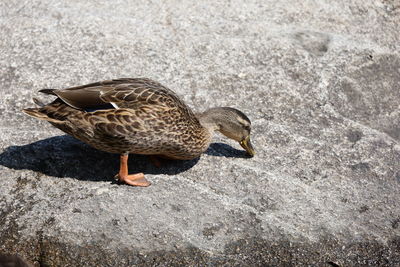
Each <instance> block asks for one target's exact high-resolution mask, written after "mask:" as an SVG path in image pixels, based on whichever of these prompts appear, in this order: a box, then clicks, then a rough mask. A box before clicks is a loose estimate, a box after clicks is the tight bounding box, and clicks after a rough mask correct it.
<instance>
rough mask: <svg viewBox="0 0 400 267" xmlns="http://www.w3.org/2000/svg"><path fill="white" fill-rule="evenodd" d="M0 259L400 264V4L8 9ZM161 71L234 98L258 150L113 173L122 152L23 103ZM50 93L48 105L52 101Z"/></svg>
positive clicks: (176, 85) (218, 141)
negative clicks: (130, 179) (124, 178)
mask: <svg viewBox="0 0 400 267" xmlns="http://www.w3.org/2000/svg"><path fill="white" fill-rule="evenodd" d="M0 13H1V16H0V34H1V36H2V38H0V52H1V53H0V54H1V57H0V96H1V97H0V101H1V102H0V104H1V105H0V112H1V121H0V252H3V253H11V254H13V253H16V254H19V255H20V256H22V257H23V258H25V259H26V260H28V262H30V263H31V264H34V265H35V266H39V265H43V266H117V265H118V266H129V265H138V266H151V265H160V266H170V265H186V266H191V265H212V266H214V265H224V264H225V265H227V266H263V265H265V264H269V265H285V264H286V265H287V264H289V265H297V266H298V265H318V266H350V265H362V264H368V265H387V266H396V265H400V53H399V51H400V40H399V26H400V4H399V2H398V1H391V0H385V1H383V0H377V1H362V0H351V1H345V0H341V1H304V0H296V1H289V2H288V1H272V0H268V1H261V0H252V1H245V2H243V1H197V2H193V1H187V2H185V1H168V3H165V2H164V1H148V2H146V3H145V4H143V3H141V2H140V1H137V2H136V3H135V2H133V1H127V0H117V1H96V2H91V1H81V0H71V1H58V2H57V1H49V0H40V1H28V2H25V1H2V2H1V3H0ZM118 77H149V78H152V79H155V80H157V81H160V82H161V83H163V84H165V85H166V86H168V87H170V88H171V89H173V90H174V91H176V92H177V93H178V94H179V95H181V96H182V98H183V99H184V100H185V101H186V102H187V103H188V104H189V105H190V106H192V107H193V108H194V109H196V110H199V111H201V110H204V109H206V108H209V107H213V106H232V107H236V108H238V109H241V110H242V111H243V112H245V113H246V114H247V115H248V116H249V117H250V118H251V120H252V123H253V134H252V136H253V145H254V147H255V148H256V150H257V155H256V157H254V158H252V159H248V158H246V157H244V154H243V152H242V150H241V148H240V147H239V146H238V145H237V144H236V143H234V142H231V141H228V140H226V139H224V138H222V137H220V136H216V138H215V143H214V144H213V145H212V146H211V147H210V149H209V150H208V151H207V152H206V153H205V154H204V155H203V156H202V157H201V158H200V159H199V160H194V161H187V162H171V163H169V164H167V165H165V166H164V167H162V168H160V169H156V168H154V167H153V166H152V165H151V164H150V163H149V162H148V160H147V159H146V157H144V156H132V157H131V158H130V171H131V172H135V171H143V172H144V173H145V174H146V175H147V178H148V179H149V180H151V181H152V182H153V185H152V186H151V187H149V188H133V187H129V186H124V185H118V184H116V183H114V182H113V179H112V177H113V175H114V174H115V173H116V171H117V168H118V156H116V155H111V154H107V153H103V152H99V151H96V150H94V149H92V148H91V147H89V146H87V145H85V144H83V143H81V142H79V141H76V140H75V139H73V138H71V137H68V136H64V135H62V133H61V132H60V131H58V130H57V129H55V128H52V127H51V125H49V124H47V123H45V122H40V121H37V120H35V119H33V118H30V117H27V116H25V115H24V114H22V113H21V112H20V110H21V109H22V108H25V107H30V106H33V103H32V101H31V98H32V97H33V96H38V94H37V91H38V90H39V89H41V88H59V87H67V86H72V85H80V84H85V83H89V82H93V81H98V80H104V79H110V78H118ZM39 97H40V98H41V99H46V97H45V96H42V95H40V96H39Z"/></svg>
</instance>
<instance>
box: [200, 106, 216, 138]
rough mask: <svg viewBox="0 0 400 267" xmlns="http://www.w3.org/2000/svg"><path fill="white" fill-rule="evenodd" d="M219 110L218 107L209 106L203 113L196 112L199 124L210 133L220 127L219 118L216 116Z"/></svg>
mask: <svg viewBox="0 0 400 267" xmlns="http://www.w3.org/2000/svg"><path fill="white" fill-rule="evenodd" d="M219 114H220V112H219V111H218V108H211V109H208V110H206V111H204V112H203V113H197V114H196V117H197V119H198V120H199V122H200V124H201V126H203V127H204V128H206V129H207V130H208V131H209V132H210V133H211V134H212V133H213V132H215V131H218V130H219V129H220V125H221V121H220V120H221V118H220V116H218V115H219Z"/></svg>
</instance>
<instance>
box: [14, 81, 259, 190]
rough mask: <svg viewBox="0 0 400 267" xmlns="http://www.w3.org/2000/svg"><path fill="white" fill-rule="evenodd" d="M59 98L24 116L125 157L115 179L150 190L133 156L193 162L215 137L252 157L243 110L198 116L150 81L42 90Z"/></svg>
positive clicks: (214, 111) (211, 111) (213, 110)
mask: <svg viewBox="0 0 400 267" xmlns="http://www.w3.org/2000/svg"><path fill="white" fill-rule="evenodd" d="M39 92H40V93H44V94H48V95H53V96H55V97H56V99H55V100H54V101H52V102H50V103H48V104H44V103H43V102H41V101H40V100H38V99H37V98H33V101H34V103H35V104H36V105H37V106H38V107H35V108H25V109H23V110H22V111H23V112H24V113H25V114H27V115H29V116H32V117H34V118H36V119H39V120H45V121H48V122H49V123H50V124H52V125H53V126H55V127H56V128H58V129H60V130H61V131H63V132H65V133H67V134H69V135H71V136H73V137H75V138H76V139H78V140H80V141H82V142H84V143H86V144H88V145H90V146H92V147H94V148H96V149H98V150H101V151H105V152H109V153H115V154H119V155H120V168H119V172H118V174H117V175H116V176H115V178H116V179H117V180H118V181H120V182H122V183H125V184H127V185H131V186H141V187H146V186H149V185H150V184H151V183H150V182H149V181H148V180H147V179H146V178H145V176H144V174H143V173H136V174H128V156H129V154H143V155H149V156H151V157H161V158H167V159H172V160H191V159H195V158H197V157H199V156H200V155H201V154H202V153H203V152H205V151H206V150H207V148H208V147H209V145H210V143H211V141H212V137H213V135H214V133H215V132H220V133H221V134H222V135H224V136H226V137H227V138H229V139H233V140H235V141H237V142H238V143H239V144H240V146H242V147H243V148H244V149H245V151H246V153H247V154H248V155H249V156H250V157H253V156H254V155H255V150H254V148H253V146H252V144H251V141H250V132H251V122H250V119H249V118H248V117H247V116H246V115H245V114H244V113H243V112H241V111H240V110H238V109H235V108H232V107H214V108H210V109H208V110H206V111H204V112H200V113H195V112H194V111H193V110H192V109H191V108H190V107H189V106H188V105H187V104H185V102H184V101H183V100H182V99H181V98H180V97H179V96H178V95H177V94H176V93H175V92H173V91H172V90H171V89H168V88H167V87H165V86H163V85H162V84H160V83H158V82H156V81H153V80H151V79H148V78H121V79H113V80H106V81H101V82H95V83H90V84H86V85H82V86H76V87H71V88H64V89H42V90H39Z"/></svg>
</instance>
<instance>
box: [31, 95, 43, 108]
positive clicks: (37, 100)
mask: <svg viewBox="0 0 400 267" xmlns="http://www.w3.org/2000/svg"><path fill="white" fill-rule="evenodd" d="M33 102H34V103H35V104H36V105H38V106H39V107H44V106H45V105H44V103H43V102H42V101H40V100H39V99H37V98H36V97H34V98H33Z"/></svg>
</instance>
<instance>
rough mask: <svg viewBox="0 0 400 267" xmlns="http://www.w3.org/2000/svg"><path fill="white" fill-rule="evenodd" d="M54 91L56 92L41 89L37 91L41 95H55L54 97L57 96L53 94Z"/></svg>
mask: <svg viewBox="0 0 400 267" xmlns="http://www.w3.org/2000/svg"><path fill="white" fill-rule="evenodd" d="M54 90H56V89H42V90H39V92H40V93H43V94H48V95H55V96H57V95H56V93H54Z"/></svg>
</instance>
